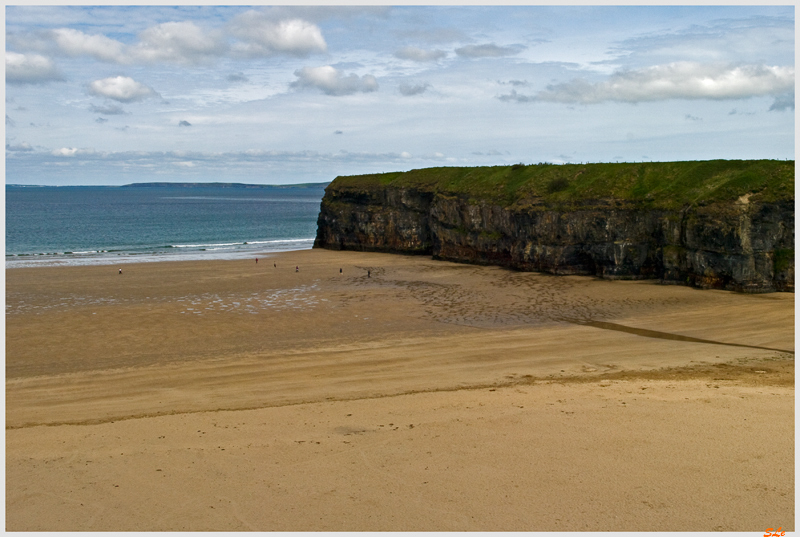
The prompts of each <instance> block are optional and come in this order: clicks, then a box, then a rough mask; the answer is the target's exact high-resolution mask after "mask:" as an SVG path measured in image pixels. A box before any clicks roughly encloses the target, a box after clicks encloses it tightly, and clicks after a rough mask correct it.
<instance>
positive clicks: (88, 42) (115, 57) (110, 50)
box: [51, 28, 124, 62]
mask: <svg viewBox="0 0 800 537" xmlns="http://www.w3.org/2000/svg"><path fill="white" fill-rule="evenodd" d="M51 36H52V39H53V41H54V42H55V44H56V46H57V47H58V49H59V50H60V51H61V52H62V53H64V54H66V55H68V56H81V55H87V56H92V57H94V58H97V59H98V60H103V61H110V62H119V61H121V60H122V57H123V49H124V45H123V44H122V43H120V42H119V41H116V40H114V39H110V38H108V37H106V36H104V35H89V34H85V33H83V32H81V31H79V30H73V29H71V28H58V29H56V30H52V31H51Z"/></svg>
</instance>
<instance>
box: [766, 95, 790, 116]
mask: <svg viewBox="0 0 800 537" xmlns="http://www.w3.org/2000/svg"><path fill="white" fill-rule="evenodd" d="M789 109H791V110H794V93H786V94H784V95H778V96H777V97H775V102H773V103H772V106H770V107H769V111H770V112H782V111H784V110H789Z"/></svg>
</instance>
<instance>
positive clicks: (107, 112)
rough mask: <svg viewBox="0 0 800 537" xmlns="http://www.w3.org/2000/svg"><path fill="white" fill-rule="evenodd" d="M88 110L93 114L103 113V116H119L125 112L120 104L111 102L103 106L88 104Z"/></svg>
mask: <svg viewBox="0 0 800 537" xmlns="http://www.w3.org/2000/svg"><path fill="white" fill-rule="evenodd" d="M89 110H91V111H92V112H93V113H95V114H103V115H104V116H119V115H122V114H124V113H125V110H123V108H122V106H120V105H118V104H113V103H111V104H107V105H104V106H97V105H95V104H90V105H89Z"/></svg>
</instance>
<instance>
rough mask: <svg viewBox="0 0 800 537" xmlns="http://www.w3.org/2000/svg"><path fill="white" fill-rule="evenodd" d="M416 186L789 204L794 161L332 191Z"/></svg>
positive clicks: (566, 170)
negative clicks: (751, 198)
mask: <svg viewBox="0 0 800 537" xmlns="http://www.w3.org/2000/svg"><path fill="white" fill-rule="evenodd" d="M386 186H393V187H401V188H403V187H405V188H408V187H414V188H418V189H421V190H425V191H432V192H438V193H441V194H445V195H447V194H450V195H458V196H464V197H467V198H469V199H471V200H486V201H490V202H493V203H497V204H500V205H504V206H510V205H515V204H516V205H518V206H520V207H525V206H528V205H530V206H533V205H536V204H539V203H542V202H544V203H545V204H546V205H548V206H554V205H555V206H569V205H572V204H574V203H576V202H586V201H587V200H603V199H616V200H629V201H638V202H643V203H645V204H647V205H651V206H653V207H663V208H676V207H682V206H686V205H698V204H700V205H702V204H707V203H713V202H716V201H725V200H735V199H737V198H738V197H740V196H742V195H744V194H747V193H752V194H754V195H756V196H757V198H758V199H761V200H762V201H777V200H783V199H794V161H778V160H710V161H687V162H647V163H603V164H563V165H555V164H535V165H530V166H525V165H521V164H515V165H513V166H492V167H474V168H457V167H441V168H426V169H419V170H411V171H408V172H392V173H383V174H372V175H357V176H346V177H337V178H336V180H335V181H334V182H333V183H332V184H331V188H333V189H337V188H363V189H372V188H383V187H386Z"/></svg>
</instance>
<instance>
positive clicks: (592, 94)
mask: <svg viewBox="0 0 800 537" xmlns="http://www.w3.org/2000/svg"><path fill="white" fill-rule="evenodd" d="M793 90H794V68H793V67H780V66H767V65H720V64H704V63H696V62H674V63H668V64H665V65H656V66H653V67H647V68H644V69H637V70H627V71H619V72H616V73H614V74H612V75H611V76H610V77H609V78H608V80H606V81H604V82H599V83H595V84H592V83H590V82H587V81H586V80H582V79H574V80H572V81H570V82H566V83H563V84H554V85H550V86H547V89H546V90H544V91H541V92H539V93H538V94H537V95H536V100H539V101H549V102H561V103H581V104H595V103H601V102H605V101H620V102H630V103H636V102H644V101H660V100H666V99H716V100H721V99H744V98H748V97H756V96H763V95H777V94H785V93H787V92H789V91H793Z"/></svg>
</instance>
